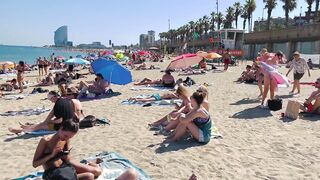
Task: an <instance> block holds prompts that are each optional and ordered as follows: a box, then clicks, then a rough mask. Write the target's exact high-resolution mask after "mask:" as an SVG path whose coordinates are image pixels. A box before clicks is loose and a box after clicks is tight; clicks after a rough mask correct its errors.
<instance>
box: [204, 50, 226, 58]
mask: <svg viewBox="0 0 320 180" xmlns="http://www.w3.org/2000/svg"><path fill="white" fill-rule="evenodd" d="M221 57H222V56H221V55H220V54H218V53H214V52H212V53H208V55H207V56H206V57H205V58H206V59H218V58H221Z"/></svg>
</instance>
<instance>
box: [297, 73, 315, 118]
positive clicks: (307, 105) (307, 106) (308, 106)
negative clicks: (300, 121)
mask: <svg viewBox="0 0 320 180" xmlns="http://www.w3.org/2000/svg"><path fill="white" fill-rule="evenodd" d="M314 86H315V87H316V88H317V89H318V90H316V91H314V92H312V93H311V95H310V97H309V98H308V99H306V101H305V102H304V103H303V104H301V108H300V109H301V110H303V111H305V112H308V113H313V114H319V115H320V78H318V79H317V81H316V82H315V84H314ZM313 101H314V103H313V104H312V102H313Z"/></svg>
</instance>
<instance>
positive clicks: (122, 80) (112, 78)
mask: <svg viewBox="0 0 320 180" xmlns="http://www.w3.org/2000/svg"><path fill="white" fill-rule="evenodd" d="M91 66H92V69H93V71H94V72H95V74H98V73H100V74H102V76H103V78H104V79H105V80H107V81H109V82H110V83H113V84H119V85H125V84H129V83H131V82H132V75H131V72H130V71H129V70H128V69H127V68H125V67H124V66H122V65H121V64H119V63H118V62H117V61H114V60H107V59H105V58H99V59H97V60H95V61H94V62H92V64H91Z"/></svg>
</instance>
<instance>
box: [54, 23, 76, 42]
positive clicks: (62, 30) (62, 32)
mask: <svg viewBox="0 0 320 180" xmlns="http://www.w3.org/2000/svg"><path fill="white" fill-rule="evenodd" d="M54 45H55V46H57V47H67V46H73V43H72V41H68V26H66V25H64V26H61V27H59V28H58V29H57V30H56V31H55V32H54Z"/></svg>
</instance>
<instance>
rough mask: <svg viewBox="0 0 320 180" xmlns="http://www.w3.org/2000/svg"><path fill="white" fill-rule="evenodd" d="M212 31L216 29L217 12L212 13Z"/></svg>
mask: <svg viewBox="0 0 320 180" xmlns="http://www.w3.org/2000/svg"><path fill="white" fill-rule="evenodd" d="M210 15H211V27H210V29H211V31H214V27H215V25H214V24H215V22H216V13H215V12H212V13H211V14H210Z"/></svg>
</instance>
